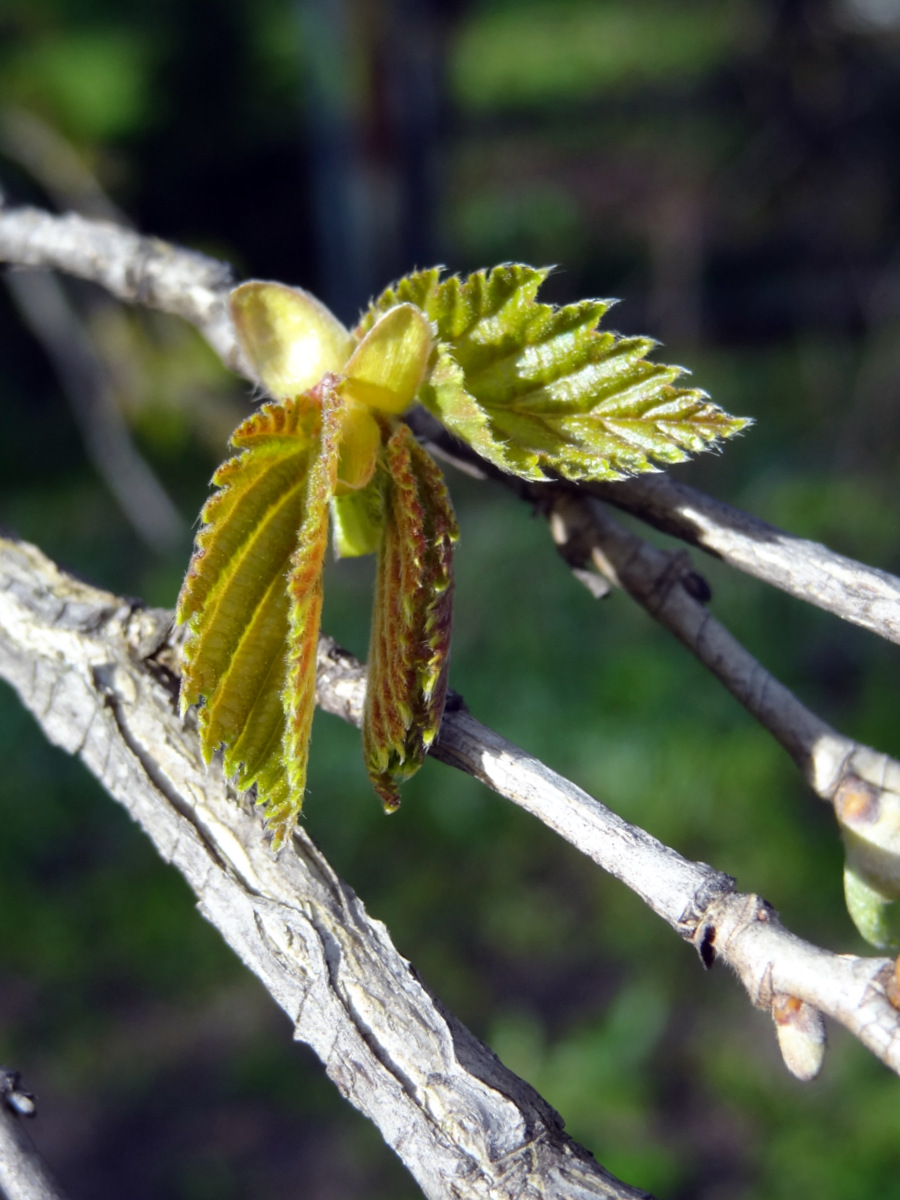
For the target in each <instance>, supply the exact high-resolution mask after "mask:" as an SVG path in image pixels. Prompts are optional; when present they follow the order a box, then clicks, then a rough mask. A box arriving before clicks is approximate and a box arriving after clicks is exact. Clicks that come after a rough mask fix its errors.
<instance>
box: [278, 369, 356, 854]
mask: <svg viewBox="0 0 900 1200" xmlns="http://www.w3.org/2000/svg"><path fill="white" fill-rule="evenodd" d="M313 394H314V395H317V396H318V399H319V403H320V411H321V422H320V425H319V442H318V446H317V448H316V453H315V455H314V457H313V459H312V462H311V464H310V468H309V473H308V477H307V487H306V495H305V506H304V513H303V523H302V525H301V526H300V530H299V535H298V537H297V549H296V550H295V552H294V555H293V557H292V558H291V564H290V570H289V572H288V580H287V594H288V599H289V604H290V611H289V625H290V631H289V634H288V643H287V679H286V682H285V687H284V693H283V696H282V699H283V705H284V716H285V722H286V724H285V730H284V742H283V746H282V752H283V762H284V769H285V772H286V774H287V788H286V789H285V788H284V787H283V786H282V785H281V781H280V780H276V783H277V785H278V786H277V788H275V787H273V788H272V790H271V792H269V791H267V790H266V785H267V784H268V780H265V781H262V783H260V784H258V785H257V792H258V798H259V803H260V804H262V805H263V810H264V814H265V817H266V822H267V824H268V825H269V827H270V829H271V830H272V834H273V837H272V844H273V846H274V847H275V849H277V848H278V847H279V846H280V845H281V844H282V843H283V841H284V839H285V838H286V837H287V836H289V834H290V832H291V830H292V829H293V827H294V822H295V821H296V819H297V815H298V814H299V812H300V809H301V807H302V805H303V794H304V791H305V790H306V767H307V762H308V760H309V736H310V733H311V731H312V720H313V712H314V710H315V706H316V650H317V647H318V644H319V624H320V620H321V615H322V568H323V566H324V562H325V554H326V552H327V550H328V508H329V504H330V502H331V498H332V496H333V495H334V489H335V485H336V483H337V469H338V458H339V454H340V434H341V424H342V421H343V416H344V413H343V408H342V404H341V399H340V396H339V395H338V394H337V392H336V391H335V390H334V388H333V387H331V386H330V385H329V384H328V383H327V382H325V383H323V384H322V385H320V387H319V388H316V389H315V390H314V393H313Z"/></svg>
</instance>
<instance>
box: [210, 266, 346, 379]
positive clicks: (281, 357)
mask: <svg viewBox="0 0 900 1200" xmlns="http://www.w3.org/2000/svg"><path fill="white" fill-rule="evenodd" d="M231 316H232V319H233V321H234V326H235V330H236V332H237V335H238V338H239V340H240V343H241V346H242V348H243V350H244V353H245V354H246V355H247V358H248V359H249V360H250V365H251V367H252V368H253V371H254V373H255V375H256V378H257V380H258V381H259V382H260V383H261V384H262V386H263V387H264V388H265V389H266V391H267V392H269V393H270V394H271V395H272V396H275V397H276V398H278V399H281V398H282V397H285V396H296V395H299V393H300V392H305V391H307V390H308V389H309V388H311V387H315V385H316V384H317V383H319V381H320V380H321V379H322V377H323V376H324V375H325V374H326V373H327V372H339V371H341V370H343V367H344V364H345V363H346V361H347V359H348V358H349V356H350V354H351V353H352V351H353V347H354V345H355V342H354V339H353V338H352V337H351V336H350V333H349V332H348V330H346V329H345V328H344V326H343V325H342V324H341V323H340V321H339V320H338V319H337V317H335V316H334V314H333V313H332V312H331V311H330V310H329V309H328V308H326V307H325V305H324V304H323V303H322V302H321V301H320V300H317V299H316V298H315V296H311V295H310V294H309V292H305V291H303V289H302V288H291V287H285V286H284V284H281V283H267V282H263V281H261V280H251V281H250V282H249V283H242V284H241V286H240V287H237V288H235V289H234V291H233V292H232V293H231Z"/></svg>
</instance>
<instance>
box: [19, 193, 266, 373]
mask: <svg viewBox="0 0 900 1200" xmlns="http://www.w3.org/2000/svg"><path fill="white" fill-rule="evenodd" d="M0 262H8V263H15V264H18V265H19V266H23V267H52V268H54V269H55V270H58V271H66V272H67V273H68V274H69V275H76V276H77V277H78V278H79V279H88V280H90V281H91V282H92V283H98V284H100V286H101V287H104V288H106V290H107V291H108V292H111V293H112V294H113V295H114V296H117V297H118V298H119V299H120V300H124V301H126V302H127V303H128V304H143V305H145V306H146V307H148V308H158V309H160V310H161V311H162V312H168V313H174V314H175V316H179V317H183V318H184V319H185V320H186V321H190V323H191V324H192V325H196V326H197V328H198V329H199V330H200V332H201V333H202V334H203V336H204V337H205V338H206V340H207V341H208V342H209V344H210V345H211V346H212V348H213V349H214V350H215V352H216V353H217V354H218V355H219V357H220V358H221V359H222V361H223V362H224V363H225V365H226V366H227V367H230V368H231V369H232V370H233V371H237V372H238V373H239V374H242V375H245V376H247V377H248V378H250V372H249V368H248V367H247V366H246V364H245V363H244V362H243V359H242V357H241V354H240V351H239V350H238V346H237V342H236V341H235V337H234V331H233V329H232V327H231V318H230V316H229V314H228V305H227V299H228V293H229V291H230V290H231V288H232V287H233V286H234V278H233V276H232V271H231V267H230V266H228V264H227V263H222V262H218V261H217V260H216V259H214V258H207V257H206V255H205V254H197V253H195V252H194V251H192V250H182V249H180V248H178V247H175V246H172V245H170V244H169V243H168V242H163V241H160V240H159V239H158V238H150V237H142V236H141V235H140V234H137V233H132V232H131V230H129V229H122V228H121V227H120V226H118V225H112V224H109V223H107V222H105V221H89V220H87V219H86V218H85V217H79V216H76V215H75V214H74V213H69V214H67V215H66V216H63V217H56V216H52V215H51V214H50V213H46V212H42V211H41V210H40V209H37V208H6V209H3V208H0Z"/></svg>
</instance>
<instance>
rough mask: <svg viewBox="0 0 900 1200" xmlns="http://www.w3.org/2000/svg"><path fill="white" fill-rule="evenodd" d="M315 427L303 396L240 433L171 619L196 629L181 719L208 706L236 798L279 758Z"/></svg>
mask: <svg viewBox="0 0 900 1200" xmlns="http://www.w3.org/2000/svg"><path fill="white" fill-rule="evenodd" d="M319 426H320V415H319V410H318V406H317V405H316V404H315V403H314V402H313V401H312V399H311V398H310V397H309V396H300V397H298V398H296V399H295V400H287V401H285V402H284V403H282V404H277V403H272V404H266V405H264V406H263V407H262V408H261V409H260V410H259V411H258V412H256V413H254V414H253V416H251V417H249V418H248V419H247V420H246V421H244V422H243V424H242V425H240V426H239V427H238V429H237V430H236V431H235V433H234V435H233V436H232V439H231V441H232V445H233V446H234V447H235V448H236V449H238V450H240V451H241V453H240V454H239V455H238V456H236V457H235V458H232V459H230V460H229V461H228V462H226V463H225V464H224V465H223V466H222V467H220V468H219V470H218V471H217V472H216V474H215V475H214V477H213V482H214V483H215V484H216V485H217V486H218V488H219V490H218V491H217V492H216V493H215V494H214V495H213V496H212V497H211V498H210V500H209V501H208V502H207V504H206V505H205V507H204V509H203V512H202V514H201V516H202V520H203V522H204V524H203V528H202V529H201V531H200V533H199V534H198V536H197V539H196V546H195V550H194V554H193V557H192V559H191V564H190V567H189V569H188V574H187V577H186V579H185V582H184V585H183V587H182V590H181V595H180V597H179V600H178V607H177V612H176V619H177V620H178V622H184V621H187V622H189V630H188V637H187V640H186V644H185V650H184V665H183V675H182V684H181V706H182V710H184V709H186V708H187V707H189V706H190V705H192V704H196V703H198V702H199V701H201V700H202V701H204V703H203V707H202V708H201V709H200V712H199V725H200V737H201V744H202V747H203V752H204V755H205V756H206V758H207V760H209V758H210V757H211V756H212V754H213V752H214V751H215V750H216V749H218V748H219V747H220V746H221V745H225V746H226V753H225V769H226V771H228V772H229V773H234V774H235V775H236V779H237V783H238V786H239V787H241V788H248V787H250V786H251V784H253V783H254V782H257V781H258V780H259V778H260V777H261V774H263V773H264V772H266V771H271V770H272V769H273V765H274V763H275V762H279V763H280V759H281V742H282V737H283V732H284V713H283V709H282V704H281V693H282V690H283V687H284V679H285V667H284V647H285V641H286V638H287V634H288V598H287V591H286V586H285V576H286V574H287V571H288V568H289V565H290V562H291V556H292V555H293V553H294V550H295V548H296V545H297V529H298V526H299V525H300V522H301V520H302V518H303V512H304V507H305V505H306V490H307V475H308V472H309V468H310V462H311V460H312V458H313V457H314V455H315V453H316V451H317V449H318V443H319Z"/></svg>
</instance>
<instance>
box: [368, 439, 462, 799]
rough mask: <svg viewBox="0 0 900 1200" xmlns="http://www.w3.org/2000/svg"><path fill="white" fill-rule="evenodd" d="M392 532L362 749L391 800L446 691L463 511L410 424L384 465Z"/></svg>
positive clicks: (379, 590)
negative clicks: (455, 560)
mask: <svg viewBox="0 0 900 1200" xmlns="http://www.w3.org/2000/svg"><path fill="white" fill-rule="evenodd" d="M380 478H381V481H382V487H383V489H384V500H383V504H384V533H383V540H382V544H381V548H380V550H379V555H378V567H377V580H376V593H375V606H374V610H373V616H372V636H371V640H370V644H369V678H368V685H367V688H366V704H365V711H364V716H363V754H364V757H365V762H366V769H367V770H368V772H369V778H370V780H371V781H372V786H373V787H374V788H375V791H376V792H377V793H378V795H379V796H380V797H381V798H382V800H383V802H384V805H385V808H387V809H388V810H392V809H395V808H396V807H397V806H398V804H399V803H400V800H399V796H398V794H397V783H396V781H397V780H398V779H406V778H408V777H409V776H410V775H412V774H414V772H415V771H417V770H418V768H419V767H420V766H421V764H422V761H423V759H424V757H425V754H426V753H427V751H428V748H429V747H430V746H431V744H432V742H433V741H434V739H435V737H436V736H437V732H438V729H439V727H440V723H441V716H442V714H443V711H444V701H445V698H446V693H447V670H448V665H449V652H450V625H451V619H452V593H453V575H452V553H453V544H454V542H455V541H456V539H457V537H458V529H457V525H456V518H455V516H454V514H453V509H452V507H451V504H450V499H449V496H448V495H447V490H446V487H445V485H444V481H443V477H442V475H441V473H440V470H439V469H438V467H437V465H436V464H435V462H434V461H433V459H432V458H431V457H430V456H429V455H428V454H427V453H426V452H425V451H424V450H423V449H422V447H421V446H419V444H418V443H417V442H416V440H415V438H414V437H413V436H412V434H411V433H410V431H409V429H408V428H407V427H406V426H405V425H401V426H400V427H399V428H398V429H397V430H396V431H395V432H394V433H393V434H392V436H391V438H390V440H389V442H388V444H387V447H386V449H385V455H384V465H383V469H382V471H381V473H380Z"/></svg>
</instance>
